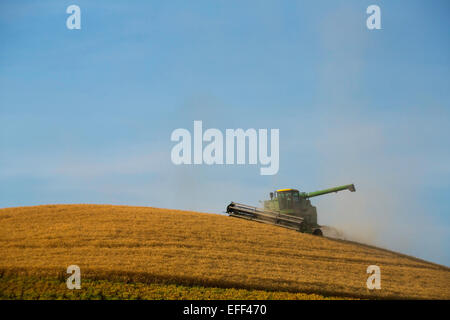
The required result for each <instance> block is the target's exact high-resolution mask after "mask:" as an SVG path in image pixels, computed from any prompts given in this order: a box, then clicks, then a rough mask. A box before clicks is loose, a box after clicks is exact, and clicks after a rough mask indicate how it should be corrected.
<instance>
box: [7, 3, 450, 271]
mask: <svg viewBox="0 0 450 320" xmlns="http://www.w3.org/2000/svg"><path fill="white" fill-rule="evenodd" d="M71 4H76V5H79V6H80V8H81V16H82V17H81V19H82V22H81V27H82V28H81V30H68V29H67V28H66V19H67V17H68V14H67V13H66V8H67V7H68V6H69V5H71ZM371 4H377V5H379V6H380V8H381V19H382V20H381V24H382V30H373V31H370V30H368V29H367V28H366V19H367V16H368V15H367V14H366V8H367V7H368V6H369V5H371ZM449 9H450V4H449V2H448V1H445V0H444V1H429V2H425V1H395V2H394V1H378V0H371V1H212V0H209V1H189V2H187V1H133V2H132V3H131V4H130V2H126V1H39V2H37V1H2V3H1V4H0V37H1V40H2V41H1V42H0V48H1V49H0V207H11V206H24V205H36V204H47V203H111V204H127V205H145V206H155V207H165V208H179V209H192V210H200V211H205V212H215V213H221V212H223V211H224V210H225V206H226V205H227V204H228V202H230V201H232V200H233V201H240V202H244V203H251V204H257V201H258V200H260V199H264V198H266V197H267V195H268V193H269V191H272V190H273V189H275V188H279V187H296V188H299V189H301V190H302V191H312V190H317V189H321V188H327V187H331V186H334V185H341V184H346V183H355V184H356V186H357V192H356V193H339V194H336V195H329V196H325V197H322V198H317V199H314V201H313V202H314V204H315V205H316V206H317V207H318V212H319V223H323V224H329V225H336V226H338V227H340V228H342V229H343V230H344V231H345V232H346V233H348V234H349V235H350V236H351V237H353V238H354V239H356V240H360V241H365V242H370V243H373V244H376V245H379V246H383V247H386V248H390V249H393V250H397V251H401V252H405V253H408V254H412V255H415V256H418V257H421V258H424V259H428V260H432V261H435V262H438V263H442V264H446V265H450V236H449V234H450V216H449V213H450V197H449V194H450V148H449V147H450V143H449V141H450V106H449V101H450V97H449V96H450V87H449V75H450V68H449V66H450V56H449V46H450V43H449V39H450V34H449V33H450V25H449V24H450V22H449V21H450V20H449V19H448V14H449V13H450V11H449ZM194 120H202V121H203V126H204V127H205V128H218V129H220V130H222V131H223V132H224V131H225V129H228V128H231V129H234V128H244V129H247V128H269V129H270V128H279V129H280V170H279V172H278V174H277V175H275V176H261V175H259V167H258V166H251V165H244V166H206V165H203V166H175V165H173V164H172V162H171V160H170V151H171V148H172V147H173V145H174V143H173V142H171V141H170V134H171V132H172V131H173V130H174V129H176V128H187V129H189V130H192V126H193V121H194Z"/></svg>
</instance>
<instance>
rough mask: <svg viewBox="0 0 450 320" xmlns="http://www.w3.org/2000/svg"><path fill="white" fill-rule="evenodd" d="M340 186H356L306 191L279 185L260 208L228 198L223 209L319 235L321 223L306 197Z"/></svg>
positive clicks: (236, 214)
mask: <svg viewBox="0 0 450 320" xmlns="http://www.w3.org/2000/svg"><path fill="white" fill-rule="evenodd" d="M343 190H349V191H351V192H355V190H356V189H355V185H354V184H347V185H345V186H340V187H336V188H330V189H325V190H321V191H315V192H309V193H307V192H299V191H298V190H296V189H279V190H277V191H275V192H271V193H270V200H265V201H264V209H261V208H257V207H252V206H248V205H245V204H240V203H235V202H231V203H230V204H229V205H228V206H227V213H228V215H230V216H231V217H237V218H243V219H247V220H253V221H258V222H263V223H268V224H273V225H277V226H281V227H284V228H289V229H293V230H297V231H300V232H306V233H311V234H314V235H319V236H322V235H323V232H322V228H323V226H320V225H318V224H317V210H316V207H314V206H313V205H311V201H310V200H309V199H310V198H313V197H317V196H321V195H324V194H327V193H333V192H339V191H343Z"/></svg>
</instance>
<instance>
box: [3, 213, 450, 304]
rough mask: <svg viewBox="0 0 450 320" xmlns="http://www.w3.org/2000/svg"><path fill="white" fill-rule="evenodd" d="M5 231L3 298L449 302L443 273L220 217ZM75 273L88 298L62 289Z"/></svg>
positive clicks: (448, 272) (16, 220)
mask: <svg viewBox="0 0 450 320" xmlns="http://www.w3.org/2000/svg"><path fill="white" fill-rule="evenodd" d="M0 224H1V228H0V298H6V299H9V298H31V299H34V298H63V299H64V298H66V299H72V298H81V299H83V298H100V299H103V298H123V299H126V298H137V299H233V298H234V299H322V298H336V297H338V298H369V299H370V298H394V299H397V298H408V299H409V298H412V299H415V298H419V299H450V269H449V268H447V267H445V266H440V265H437V264H433V263H430V262H426V261H422V260H419V259H416V258H413V257H408V256H405V255H401V254H397V253H394V252H391V251H388V250H383V249H379V248H375V247H371V246H366V245H360V244H356V243H351V242H346V241H340V240H332V239H327V238H323V237H316V236H312V235H309V234H302V233H298V232H296V231H292V230H288V229H283V228H279V227H275V226H270V225H264V224H260V223H255V222H251V221H246V220H241V219H236V218H231V217H227V216H222V215H216V214H206V213H197V212H189V211H179V210H169V209H157V208H150V207H130V206H112V205H43V206H35V207H19V208H6V209H0ZM73 264H75V265H78V266H79V267H80V268H81V279H82V289H81V290H68V289H66V288H65V278H67V277H68V275H67V274H66V268H67V267H68V266H69V265H73ZM369 265H377V266H379V267H380V268H381V289H380V290H368V289H367V288H366V280H367V277H368V274H367V273H366V269H367V267H368V266H369ZM76 291H78V293H77V292H76Z"/></svg>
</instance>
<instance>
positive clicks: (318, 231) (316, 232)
mask: <svg viewBox="0 0 450 320" xmlns="http://www.w3.org/2000/svg"><path fill="white" fill-rule="evenodd" d="M312 234H313V235H315V236H319V237H321V236H323V233H322V230H320V229H314V231H313V233H312Z"/></svg>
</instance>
